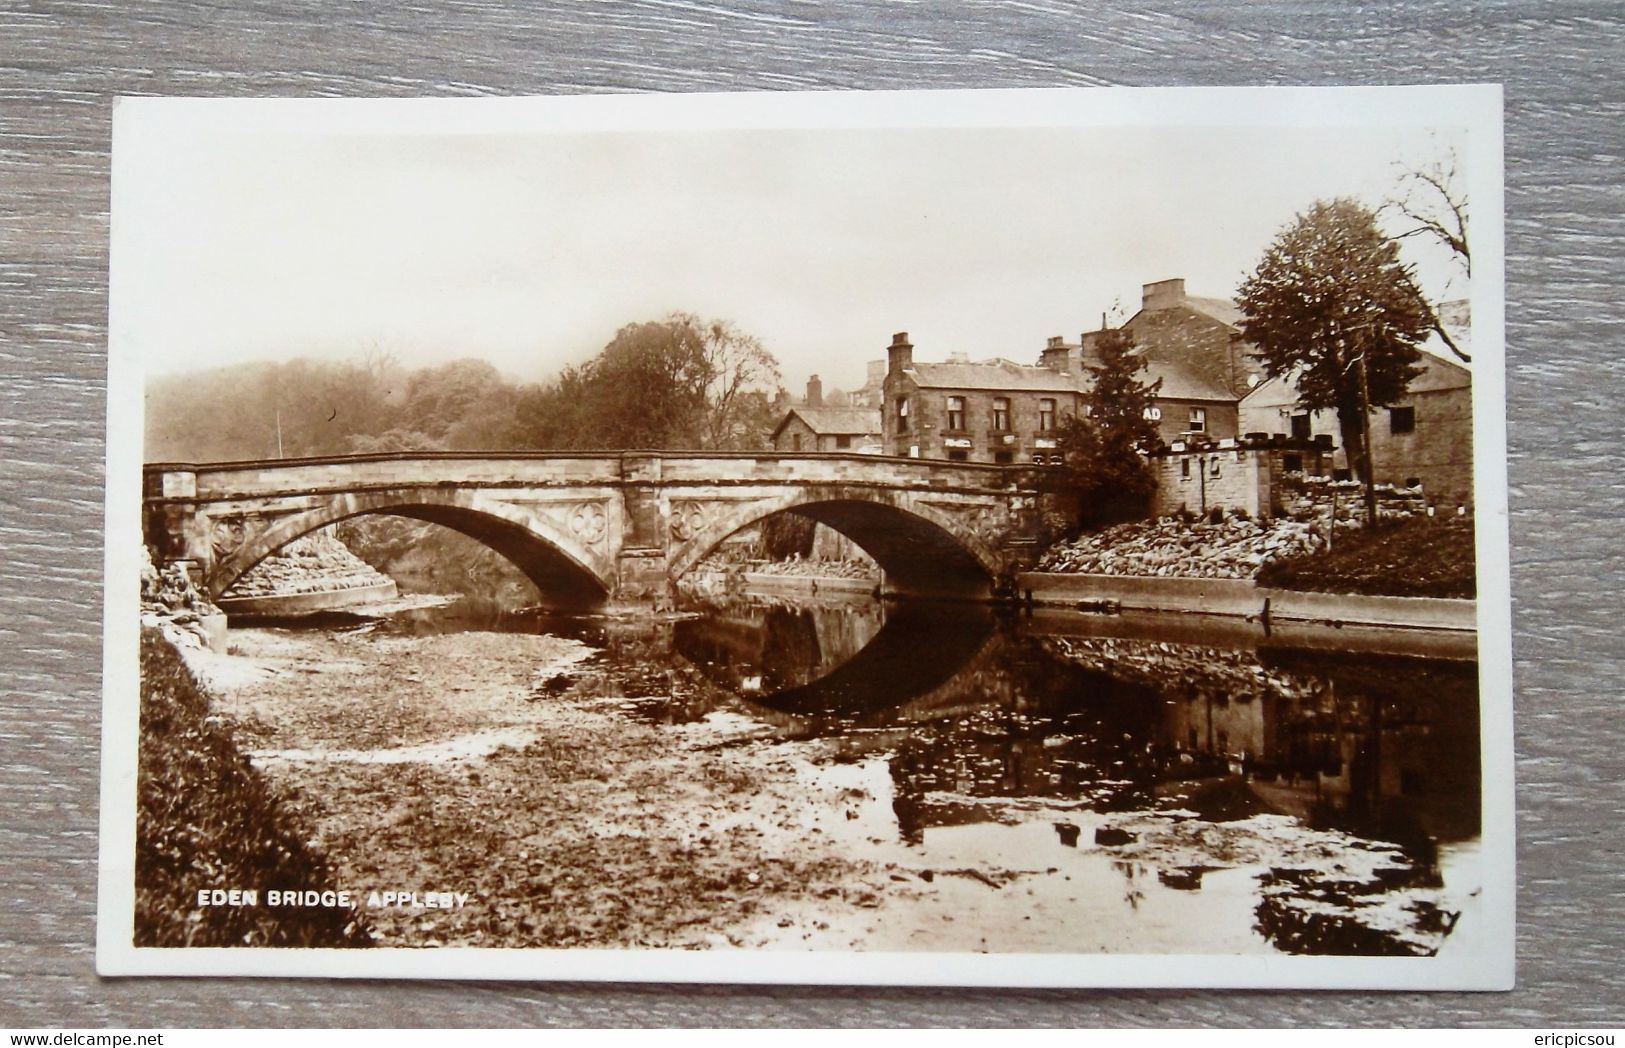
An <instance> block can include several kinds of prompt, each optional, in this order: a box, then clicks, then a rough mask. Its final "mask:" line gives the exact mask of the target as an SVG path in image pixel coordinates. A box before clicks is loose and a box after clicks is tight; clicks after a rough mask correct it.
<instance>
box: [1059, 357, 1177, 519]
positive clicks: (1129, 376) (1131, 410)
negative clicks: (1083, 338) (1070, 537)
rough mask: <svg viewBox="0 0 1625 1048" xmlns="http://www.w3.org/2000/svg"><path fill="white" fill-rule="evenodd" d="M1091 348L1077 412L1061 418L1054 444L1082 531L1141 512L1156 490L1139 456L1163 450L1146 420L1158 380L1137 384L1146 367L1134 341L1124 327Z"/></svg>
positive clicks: (1154, 396) (1151, 477)
mask: <svg viewBox="0 0 1625 1048" xmlns="http://www.w3.org/2000/svg"><path fill="white" fill-rule="evenodd" d="M1093 348H1094V353H1095V357H1096V360H1095V362H1093V363H1088V364H1086V365H1085V368H1086V370H1087V371H1088V372H1089V378H1090V382H1089V388H1088V390H1087V391H1086V392H1085V393H1084V395H1083V413H1082V414H1081V415H1075V416H1069V417H1067V418H1064V419H1062V420H1061V423H1060V426H1059V431H1058V434H1057V440H1056V445H1057V447H1058V448H1059V449H1060V451H1061V455H1062V462H1063V465H1064V467H1065V472H1064V473H1063V475H1062V476H1063V483H1064V484H1065V486H1066V487H1067V488H1068V489H1070V491H1071V493H1072V494H1073V495H1074V496H1075V497H1076V498H1077V499H1078V509H1077V519H1078V522H1079V523H1080V524H1083V525H1087V526H1099V525H1103V524H1108V523H1113V522H1115V521H1120V520H1129V519H1133V518H1135V517H1138V516H1141V515H1143V514H1144V512H1145V507H1146V503H1147V500H1149V499H1150V497H1151V495H1152V493H1153V492H1154V491H1155V490H1156V479H1155V477H1153V476H1152V474H1151V470H1150V467H1149V465H1148V464H1147V462H1146V459H1145V455H1146V453H1147V452H1150V451H1153V450H1155V449H1156V448H1158V447H1160V446H1161V444H1162V440H1161V437H1160V436H1159V435H1158V433H1157V426H1156V423H1154V422H1152V421H1151V419H1150V409H1151V407H1152V405H1153V404H1155V403H1156V399H1157V392H1158V391H1159V390H1160V389H1161V388H1162V380H1161V379H1158V380H1157V381H1155V382H1149V383H1148V382H1146V381H1145V380H1144V379H1143V378H1141V373H1142V372H1144V371H1145V369H1146V361H1145V359H1144V358H1143V357H1141V356H1140V355H1139V354H1138V353H1136V352H1135V351H1134V337H1133V336H1132V335H1131V334H1130V333H1129V332H1128V331H1127V330H1126V329H1123V328H1117V329H1115V330H1109V331H1105V332H1103V333H1101V335H1100V336H1098V338H1097V339H1096V340H1095V342H1094V344H1093Z"/></svg>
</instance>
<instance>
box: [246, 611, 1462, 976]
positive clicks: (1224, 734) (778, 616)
mask: <svg viewBox="0 0 1625 1048" xmlns="http://www.w3.org/2000/svg"><path fill="white" fill-rule="evenodd" d="M1395 639H1396V641H1397V644H1396V645H1393V646H1395V647H1397V648H1398V649H1406V648H1416V649H1417V650H1423V651H1425V650H1426V647H1425V645H1423V646H1421V647H1418V646H1417V645H1416V644H1415V643H1414V642H1413V641H1414V638H1413V639H1407V638H1403V637H1400V638H1395ZM1321 641H1322V643H1325V644H1329V645H1332V646H1333V649H1332V650H1327V649H1317V648H1315V647H1312V646H1311V647H1305V646H1296V647H1290V648H1289V647H1283V646H1278V645H1277V644H1276V643H1275V642H1273V641H1272V639H1271V638H1268V637H1265V636H1264V635H1263V634H1262V633H1261V632H1256V631H1255V630H1253V629H1252V628H1250V627H1247V628H1243V627H1231V628H1225V629H1221V628H1220V627H1219V626H1218V625H1217V624H1210V625H1209V626H1208V627H1207V628H1202V629H1193V628H1191V625H1190V620H1189V618H1188V617H1172V618H1170V617H1168V616H1163V617H1160V618H1159V617H1156V616H1145V617H1142V618H1138V619H1136V618H1132V617H1123V616H1088V615H1078V614H1064V615H1050V616H1043V615H1040V616H1037V617H1032V616H1022V615H1019V614H1009V613H1000V614H995V613H994V612H992V611H990V610H989V609H986V608H981V607H975V606H961V605H946V604H939V605H926V604H916V605H893V606H888V605H882V604H880V603H877V602H873V601H856V602H846V603H842V602H838V601H828V602H816V601H805V600H803V601H799V602H795V603H791V602H787V601H784V600H776V599H769V598H746V599H738V600H733V601H729V602H721V603H711V604H706V605H703V606H700V607H698V608H696V609H695V610H694V612H693V613H692V614H691V615H689V616H687V617H679V618H672V619H660V620H628V619H611V618H603V617H577V618H567V617H559V616H553V615H549V614H546V613H541V612H536V611H528V612H527V611H507V610H504V609H502V608H501V607H499V606H496V605H494V604H491V603H488V602H479V601H474V600H468V599H464V600H462V601H459V602H457V603H454V604H449V605H444V606H439V607H432V608H418V609H407V610H397V611H394V612H391V613H389V614H386V615H379V616H369V615H349V614H344V615H330V616H325V617H322V618H321V619H316V620H307V621H305V622H303V623H298V624H295V623H261V624H256V625H253V626H250V627H247V628H241V627H238V626H236V625H234V628H233V630H232V649H231V650H232V654H231V655H229V656H225V657H221V658H219V659H217V665H216V666H215V669H216V671H217V672H216V674H215V677H216V685H217V690H218V691H220V692H221V693H222V694H223V696H224V699H223V712H225V713H226V714H227V715H228V716H230V717H232V718H233V719H234V721H235V722H236V723H237V725H238V727H239V730H240V732H241V733H242V737H243V738H244V739H245V740H246V744H247V745H248V747H249V748H250V749H252V750H253V751H254V758H255V761H256V763H258V764H259V765H260V766H261V767H262V768H263V769H264V770H265V772H266V774H267V775H269V776H271V777H272V779H273V781H275V782H276V783H277V784H278V785H279V786H280V787H282V788H284V789H286V790H288V791H290V792H291V793H292V794H293V795H295V796H297V797H298V798H300V810H301V812H302V814H303V815H304V817H306V818H307V819H309V820H310V822H311V823H312V825H313V826H314V827H315V835H316V837H317V843H318V844H319V845H320V846H321V847H323V848H324V849H326V850H327V851H328V853H329V855H330V856H331V857H332V858H333V860H334V861H335V864H336V866H337V868H338V869H339V870H340V871H341V876H343V877H344V878H345V879H346V884H345V885H341V887H352V888H356V889H367V888H368V887H370V886H378V885H384V886H391V887H394V886H398V887H401V888H403V889H406V888H410V889H412V890H418V889H422V890H425V891H428V890H442V889H443V890H446V891H466V892H467V893H469V895H470V896H471V898H472V901H471V902H470V903H469V904H468V905H467V906H466V907H465V908H464V909H463V911H462V912H456V913H453V912H428V913H425V912H421V911H419V912H407V911H403V912H390V913H387V914H376V915H374V924H375V928H376V932H375V934H376V935H377V936H378V938H379V940H380V941H381V942H383V943H385V944H389V945H441V944H472V945H518V946H580V945H587V946H640V945H641V946H688V947H726V946H745V947H752V948H768V949H780V948H819V949H866V950H909V949H919V950H926V949H929V950H960V951H993V952H1073V953H1077V952H1082V953H1096V952H1102V951H1104V952H1121V953H1192V954H1232V953H1268V952H1287V953H1312V954H1327V953H1333V954H1380V955H1407V954H1430V953H1435V952H1439V951H1456V950H1470V949H1473V948H1474V946H1473V943H1474V942H1475V941H1476V937H1477V935H1478V933H1479V928H1478V895H1479V885H1480V883H1481V876H1482V873H1481V869H1480V867H1479V852H1478V841H1479V830H1480V827H1479V818H1480V796H1481V795H1480V779H1479V737H1478V724H1479V714H1478V698H1477V668H1476V664H1475V663H1473V662H1471V661H1463V660H1460V659H1441V658H1433V657H1419V656H1418V655H1415V654H1376V653H1372V652H1369V651H1367V652H1362V653H1359V654H1355V653H1350V652H1344V651H1338V650H1335V647H1336V646H1338V645H1340V644H1342V642H1341V641H1340V639H1339V638H1338V637H1336V636H1330V637H1326V638H1321ZM1294 643H1299V642H1298V641H1295V642H1294ZM1342 646H1347V645H1346V644H1344V645H1342ZM313 887H328V886H313Z"/></svg>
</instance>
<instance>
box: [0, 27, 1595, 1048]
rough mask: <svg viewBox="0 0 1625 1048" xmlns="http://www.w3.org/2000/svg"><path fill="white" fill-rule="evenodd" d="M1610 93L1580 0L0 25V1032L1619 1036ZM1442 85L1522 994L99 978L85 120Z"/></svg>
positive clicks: (96, 562) (96, 293) (96, 629)
mask: <svg viewBox="0 0 1625 1048" xmlns="http://www.w3.org/2000/svg"><path fill="white" fill-rule="evenodd" d="M747 6H748V13H747V12H746V8H747ZM1622 73H1625V5H1621V4H1619V3H1617V2H1586V0H1556V2H1550V3H1535V2H1529V0H1498V2H1482V3H1457V4H1446V3H1441V2H1437V0H1422V2H1415V3H1392V2H1379V3H1372V4H1361V5H1352V4H1349V5H1343V4H1330V3H1324V2H1311V0H1303V2H1296V3H1291V2H1284V0H1272V2H1264V3H1252V4H1243V3H1238V2H1235V0H1226V2H1220V0H1203V2H1197V3H1186V4H1177V3H1173V2H1171V0H1170V2H1166V3H1162V4H1155V5H1151V4H1136V3H1128V2H1124V0H1111V2H1107V3H1099V4H1093V5H1082V4H1080V5H1075V6H1074V5H1071V4H1066V3H1062V2H1060V0H1056V2H1053V3H1050V2H1041V3H1037V4H1026V3H1023V4H1015V3H1009V4H1005V3H975V4H947V3H918V4H914V5H909V6H902V5H895V6H894V5H890V4H884V3H880V2H868V3H863V2H832V3H822V4H820V3H811V2H792V0H779V2H763V3H756V4H751V5H745V4H742V3H724V2H720V0H718V2H711V0H699V2H688V0H645V2H636V0H610V2H605V3H597V4H567V3H560V2H543V0H536V2H529V3H523V4H511V5H505V4H498V3H495V2H492V0H470V2H464V3H457V4H450V3H446V4H410V5H406V4H402V5H366V6H363V5H350V4H337V3H295V2H291V0H259V2H254V3H240V4H231V5H225V4H218V3H192V2H173V3H156V2H150V0H146V2H120V3H114V4H107V3H94V4H93V3H75V2H40V3H6V4H3V5H0V363H3V374H4V384H3V386H0V389H3V391H4V392H3V395H4V397H5V408H4V410H3V411H0V476H3V480H4V482H3V483H0V549H3V556H0V672H3V684H4V686H3V688H0V738H3V739H4V747H5V761H4V766H3V769H0V806H3V807H0V810H3V812H4V817H3V819H0V855H3V856H4V863H5V866H4V871H5V875H4V878H3V880H0V1025H23V1026H78V1027H85V1026H99V1025H119V1026H136V1027H143V1026H154V1025H172V1026H199V1025H289V1024H300V1025H305V1024H309V1025H327V1024H342V1025H449V1024H458V1025H532V1024H560V1025H563V1024H602V1025H621V1024H682V1025H695V1024H720V1025H752V1024H762V1023H785V1024H821V1025H828V1024H843V1025H845V1024H867V1025H877V1026H887V1025H920V1024H957V1025H980V1024H1112V1025H1118V1024H1123V1025H1128V1024H1152V1025H1184V1024H1246V1025H1279V1024H1306V1025H1307V1024H1336V1025H1342V1024H1368V1023H1381V1024H1402V1025H1410V1024H1429V1025H1433V1024H1478V1023H1484V1024H1495V1025H1514V1026H1542V1027H1545V1026H1553V1025H1555V1026H1557V1027H1558V1028H1565V1027H1571V1026H1584V1025H1587V1024H1592V1025H1596V1024H1602V1023H1609V1022H1611V1023H1613V1024H1615V1025H1617V1024H1619V1023H1620V1022H1621V1018H1622V1014H1625V1004H1622V1002H1625V989H1622V986H1621V982H1622V980H1621V975H1620V972H1621V970H1622V968H1625V962H1622V961H1621V954H1620V947H1621V946H1622V945H1625V934H1622V930H1625V917H1622V913H1625V880H1622V877H1621V868H1622V860H1625V851H1622V847H1621V836H1622V833H1625V829H1622V827H1625V797H1622V792H1625V791H1622V787H1621V783H1622V781H1625V759H1622V757H1621V745H1620V744H1621V741H1622V738H1621V732H1620V729H1619V724H1620V722H1621V717H1622V716H1625V714H1622V713H1621V710H1620V706H1619V702H1620V680H1621V677H1622V667H1621V652H1622V650H1625V643H1622V641H1621V639H1620V627H1619V623H1620V621H1621V620H1622V619H1625V597H1622V596H1621V590H1622V589H1625V586H1622V582H1625V579H1622V577H1621V570H1620V568H1621V564H1622V562H1625V561H1622V558H1621V556H1620V554H1619V552H1618V550H1619V546H1620V543H1621V537H1622V535H1625V524H1622V522H1625V483H1622V482H1621V479H1620V477H1621V467H1620V462H1619V460H1620V457H1621V452H1622V451H1625V439H1622V437H1625V425H1622V422H1621V418H1622V416H1625V409H1622V407H1621V405H1620V404H1618V403H1616V402H1615V398H1616V397H1618V398H1621V399H1622V400H1625V344H1622V343H1625V339H1622V337H1621V333H1620V332H1621V329H1622V326H1625V325H1622V320H1625V316H1622V313H1625V310H1622V308H1621V305H1620V303H1621V301H1622V298H1625V295H1622V289H1621V278H1622V277H1625V217H1622V210H1625V209H1622V207H1621V201H1622V199H1625V189H1622V177H1621V170H1622V165H1625V140H1622V128H1625V86H1622V82H1625V77H1622ZM1452 81H1454V82H1459V81H1477V82H1483V81H1495V82H1502V83H1504V84H1505V85H1506V118H1507V210H1508V216H1507V218H1508V222H1507V272H1508V287H1507V316H1508V330H1507V336H1508V368H1507V378H1508V389H1509V393H1508V397H1509V402H1508V413H1509V419H1510V444H1511V461H1510V463H1509V469H1510V477H1511V495H1512V518H1513V519H1512V537H1513V551H1512V565H1513V603H1514V609H1513V614H1514V653H1515V656H1516V661H1517V671H1516V693H1517V708H1518V715H1517V725H1518V748H1517V757H1518V776H1519V786H1518V817H1519V826H1518V834H1519V849H1518V858H1519V864H1520V865H1519V872H1518V873H1519V885H1520V894H1519V908H1520V913H1519V918H1520V921H1519V928H1520V931H1519V936H1518V946H1519V955H1520V956H1519V976H1520V978H1519V988H1518V990H1516V991H1514V992H1512V993H1507V994H1485V995H1470V994H1433V995H1418V994H1338V993H1321V994H1305V993H1287V992H1278V993H1206V992H1174V993H1168V992H1163V993H1154V992H1049V991H1046V992H1008V991H1006V992H969V991H964V990H906V991H903V990H877V989H849V988H829V989H809V988H738V987H701V988H694V987H676V988H672V987H640V986H631V985H622V986H607V987H601V986H590V985H578V984H567V985H527V984H517V983H515V984H506V983H504V984H492V983H487V984H460V983H420V984H411V983H384V982H363V983H348V982H319V981H300V980H282V981H246V980H244V981H231V980H214V981H210V980H155V979H153V980H100V979H98V978H97V977H96V975H95V972H94V966H93V950H92V942H93V938H94V927H95V909H96V895H95V884H96V880H95V873H96V835H97V763H98V759H99V749H98V745H99V734H100V732H99V712H100V702H101V697H100V688H101V673H100V659H101V627H100V615H101V602H102V582H101V577H102V575H101V556H102V554H101V547H102V474H103V470H102V461H103V452H104V431H105V424H104V419H103V411H104V396H105V392H106V387H105V375H106V371H105V356H104V354H105V344H106V328H105V324H106V310H107V296H106V268H107V258H106V244H107V200H108V174H107V173H108V126H109V113H110V108H111V101H112V99H113V97H114V96H115V95H119V94H163V95H167V94H195V95H231V96H238V95H303V96H328V95H332V96H339V95H387V96H412V95H486V94H559V93H582V92H628V91H719V90H731V91H737V90H775V91H782V90H790V89H820V88H823V89H828V88H893V89H895V88H924V87H1026V86H1068V85H1099V84H1133V85H1141V84H1378V83H1425V82H1452ZM1133 279H1138V277H1134V278H1133ZM1216 963H1222V962H1216Z"/></svg>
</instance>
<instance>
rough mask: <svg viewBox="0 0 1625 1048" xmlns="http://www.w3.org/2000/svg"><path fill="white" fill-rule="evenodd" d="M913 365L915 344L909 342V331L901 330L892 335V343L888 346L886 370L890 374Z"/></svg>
mask: <svg viewBox="0 0 1625 1048" xmlns="http://www.w3.org/2000/svg"><path fill="white" fill-rule="evenodd" d="M913 366H914V345H913V344H912V343H911V342H909V340H908V332H907V331H899V332H897V334H895V335H893V336H892V337H891V345H890V346H888V347H887V348H886V371H887V373H888V374H890V373H892V372H895V371H903V370H905V369H907V368H911V367H913Z"/></svg>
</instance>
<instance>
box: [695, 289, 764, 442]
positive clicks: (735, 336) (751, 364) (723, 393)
mask: <svg viewBox="0 0 1625 1048" xmlns="http://www.w3.org/2000/svg"><path fill="white" fill-rule="evenodd" d="M672 319H673V320H674V321H679V322H681V323H682V324H684V325H686V326H687V327H688V328H690V329H691V330H694V331H698V332H700V344H701V346H702V351H703V354H704V357H705V369H706V375H707V382H706V386H705V414H704V419H703V423H702V426H701V429H702V433H701V439H702V444H701V446H702V447H704V448H706V449H708V450H716V451H748V450H754V449H757V448H765V447H767V445H768V442H769V440H770V439H771V434H772V432H773V426H774V424H775V423H776V422H777V421H778V418H777V415H778V412H776V411H775V409H774V405H775V402H776V399H777V393H778V391H779V362H778V361H777V360H775V359H774V358H773V354H771V353H769V352H768V351H767V350H766V349H765V348H763V346H762V343H761V340H760V339H758V338H756V337H755V336H754V335H747V334H745V333H744V332H742V331H740V330H739V329H737V328H735V327H734V326H733V324H732V322H730V321H726V320H712V321H709V322H702V321H701V320H700V319H699V318H698V317H695V316H690V315H689V314H686V313H683V314H677V315H675V316H674V317H673V318H672Z"/></svg>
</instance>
